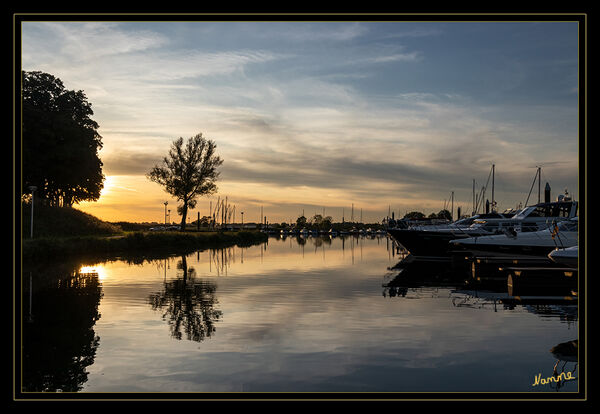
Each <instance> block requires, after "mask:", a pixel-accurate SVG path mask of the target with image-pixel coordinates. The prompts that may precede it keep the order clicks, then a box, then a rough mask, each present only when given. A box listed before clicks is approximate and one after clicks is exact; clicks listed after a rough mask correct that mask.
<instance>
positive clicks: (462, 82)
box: [21, 16, 580, 222]
mask: <svg viewBox="0 0 600 414" xmlns="http://www.w3.org/2000/svg"><path fill="white" fill-rule="evenodd" d="M149 20H151V19H150V18H149ZM190 20H192V19H190ZM282 20H284V19H282ZM391 20H401V16H392V17H391V18H390V21H389V22H372V21H371V22H370V21H368V20H367V19H364V20H361V18H360V17H359V16H354V17H352V16H350V17H349V18H348V21H331V22H317V21H312V22H311V21H307V22H284V21H281V22H267V21H265V22H258V21H257V22H251V21H248V22H226V21H224V22H211V21H190V22H158V21H157V22H152V21H148V22H126V21H124V22H100V21H98V22H43V21H37V22H32V21H31V22H23V24H22V45H21V47H22V68H23V70H27V71H33V70H39V71H43V72H47V73H50V74H52V75H54V76H56V77H58V78H60V79H61V80H62V81H63V83H64V85H65V87H66V88H67V89H72V90H83V91H84V92H85V94H86V96H87V98H88V101H89V102H91V104H92V109H93V110H94V115H93V116H92V118H93V119H94V120H95V121H96V122H97V123H98V124H99V125H100V128H99V130H98V132H99V133H100V135H101V136H102V142H103V149H102V150H101V152H100V158H101V159H102V161H103V163H104V167H103V172H104V174H105V176H106V182H105V184H104V185H105V188H104V190H103V192H102V195H101V197H100V199H99V200H98V201H97V202H89V203H82V204H80V205H77V206H75V207H76V208H79V209H81V210H83V211H85V212H88V213H91V214H94V215H96V216H98V217H99V218H101V219H104V220H109V221H136V222H142V221H150V222H152V221H157V222H162V221H163V220H164V202H165V201H168V202H169V208H170V209H171V210H172V212H171V218H172V220H173V221H179V220H180V218H179V217H178V216H177V215H176V213H175V211H176V205H177V201H176V200H175V199H173V198H172V197H170V196H169V195H168V194H167V193H166V192H164V190H163V189H162V188H161V187H160V186H159V185H158V184H155V183H153V182H150V181H149V180H148V179H147V178H146V176H145V174H146V173H147V172H148V171H149V170H150V169H151V168H152V167H153V166H154V164H156V163H159V162H160V160H161V159H162V157H163V156H164V155H166V154H167V152H168V150H169V147H170V145H171V143H172V141H173V140H175V139H177V138H178V137H183V138H189V137H191V136H193V135H196V134H198V133H202V134H203V135H204V136H205V137H207V138H209V139H212V140H214V141H215V142H216V144H217V152H218V154H219V155H220V156H221V158H223V160H224V163H223V165H222V166H221V167H220V171H221V176H220V180H219V181H218V188H219V191H218V194H215V195H214V196H211V197H203V198H201V199H199V201H198V206H197V208H196V209H194V210H192V211H191V214H190V216H191V219H192V220H193V219H195V217H196V215H197V212H198V211H200V214H201V215H208V210H209V203H210V201H211V200H212V202H213V205H214V204H215V203H216V200H217V197H221V198H224V197H228V201H229V203H230V204H231V205H235V206H236V221H240V220H241V217H240V212H241V211H243V212H244V221H245V222H250V221H258V220H259V219H260V212H261V207H263V211H264V214H265V215H266V216H267V219H268V220H269V221H270V222H281V221H286V222H289V221H290V220H291V221H295V220H296V218H297V217H298V216H299V215H301V214H302V211H303V210H304V212H305V215H306V216H307V217H310V216H312V215H314V214H315V213H318V214H323V212H325V215H330V216H332V217H333V219H334V220H335V221H338V220H339V221H341V219H342V213H344V217H345V220H346V221H348V220H350V215H351V207H352V204H354V218H355V220H358V219H359V215H360V209H362V211H363V221H365V222H380V221H381V219H382V218H384V217H385V216H386V215H387V213H388V208H389V207H391V209H392V211H394V212H395V213H396V215H398V214H399V215H404V214H405V213H406V212H407V211H413V210H418V211H422V212H424V213H426V214H429V213H431V212H436V213H437V212H438V211H440V210H441V209H442V208H443V207H444V201H445V200H448V199H449V197H450V193H451V191H454V194H455V202H454V206H455V207H456V206H459V205H460V206H462V209H463V212H470V210H471V206H472V185H473V181H472V180H473V179H475V180H476V182H477V189H478V190H479V189H480V188H481V186H483V185H485V183H486V180H487V178H488V174H489V172H490V168H491V166H492V164H495V165H496V169H495V171H496V174H495V197H496V200H497V201H498V205H499V209H500V210H503V209H505V208H510V207H515V206H516V205H517V204H518V203H519V202H524V201H525V199H526V198H527V194H528V192H529V190H530V187H531V184H532V181H533V178H534V175H535V172H536V166H538V165H539V166H542V187H543V186H544V184H545V182H546V181H548V182H549V183H550V185H551V187H552V197H553V198H555V197H556V195H557V194H559V193H562V192H563V191H564V189H565V188H568V189H569V192H570V193H571V194H572V195H574V196H575V198H577V197H578V189H577V184H578V157H579V155H578V153H579V137H578V131H579V130H578V128H579V127H578V120H579V119H578V65H579V63H580V62H579V61H578V52H579V50H578V25H577V23H576V22H568V21H565V22H534V21H532V22H505V23H504V22H443V21H439V22H408V21H407V22H402V21H391ZM536 188H537V187H536ZM490 193H491V189H490V190H489V192H488V194H487V195H488V197H491V194H490ZM532 200H533V201H534V202H535V201H537V192H535V194H532V196H531V198H530V204H531V201H532Z"/></svg>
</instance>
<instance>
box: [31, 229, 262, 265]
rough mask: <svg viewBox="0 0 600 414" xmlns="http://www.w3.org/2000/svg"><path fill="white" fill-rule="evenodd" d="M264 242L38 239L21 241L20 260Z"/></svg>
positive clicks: (194, 237) (186, 236) (188, 236)
mask: <svg viewBox="0 0 600 414" xmlns="http://www.w3.org/2000/svg"><path fill="white" fill-rule="evenodd" d="M267 240H268V235H267V234H265V233H262V232H259V231H231V232H229V231H226V232H218V231H215V232H147V231H135V232H128V233H126V234H123V235H108V236H72V237H40V238H34V239H24V240H22V243H21V249H22V250H21V253H22V254H21V258H22V260H24V261H25V260H33V259H35V260H47V259H63V258H66V257H67V256H69V257H70V256H79V255H86V256H94V257H111V256H115V255H120V254H127V255H129V254H135V255H142V256H145V255H154V254H169V253H173V254H177V253H186V252H193V251H195V250H198V249H210V248H224V247H230V246H234V245H235V246H238V247H247V246H251V245H255V244H259V243H263V242H266V241H267Z"/></svg>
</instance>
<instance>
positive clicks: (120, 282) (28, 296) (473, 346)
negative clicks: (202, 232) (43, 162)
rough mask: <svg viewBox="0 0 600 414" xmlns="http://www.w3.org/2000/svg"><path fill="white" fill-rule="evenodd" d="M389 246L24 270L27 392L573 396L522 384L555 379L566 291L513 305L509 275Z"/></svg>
mask: <svg viewBox="0 0 600 414" xmlns="http://www.w3.org/2000/svg"><path fill="white" fill-rule="evenodd" d="M400 253H401V252H400V251H399V250H398V248H397V246H396V245H395V244H394V243H393V241H392V240H391V239H388V238H386V237H385V236H384V237H379V236H377V237H355V236H348V237H325V238H321V237H312V236H309V237H287V238H270V239H269V241H268V243H264V244H261V245H255V246H250V247H231V248H226V249H214V250H213V249H211V250H206V251H198V252H195V253H192V254H186V255H180V256H168V257H152V258H149V257H144V258H141V257H133V258H127V259H114V260H112V261H107V262H104V263H99V264H90V263H76V264H72V265H70V266H66V265H64V264H45V265H44V267H42V266H38V267H37V268H36V269H33V268H32V269H28V270H27V271H26V272H25V273H24V280H23V282H24V283H23V286H24V290H23V330H24V335H23V341H24V344H23V345H24V353H23V373H22V375H23V388H22V389H23V390H24V391H56V390H63V391H79V392H117V393H128V392H136V393H137V392H145V393H156V392H163V393H169V392H190V393H197V392H235V393H238V392H245V391H251V392H340V393H346V392H353V393H356V392H366V393H370V392H390V393H413V392H433V393H436V392H534V393H535V392H540V391H545V392H555V391H558V390H560V392H574V391H577V390H578V386H579V385H578V383H579V380H578V379H575V380H569V381H565V382H562V383H561V384H560V386H559V387H556V386H555V387H553V388H552V387H550V386H548V385H544V386H542V385H540V386H536V387H532V383H533V382H534V378H535V377H536V376H540V378H547V377H551V376H552V375H553V373H554V370H555V366H556V370H557V375H560V372H561V369H562V368H563V366H564V362H561V363H560V365H556V364H557V359H556V357H555V355H554V354H553V353H552V352H550V349H551V348H552V347H554V346H555V345H557V344H560V343H564V342H568V341H571V340H573V339H574V338H578V333H577V329H578V325H577V319H578V312H577V297H576V296H574V297H572V298H571V299H570V300H566V299H564V297H563V300H562V301H556V300H552V299H551V298H550V299H548V297H546V298H545V299H543V300H542V301H540V300H534V299H531V300H529V299H528V301H525V300H523V298H520V300H515V298H514V297H511V296H510V295H509V294H508V291H507V285H506V282H505V281H504V282H497V281H496V282H494V283H491V284H489V285H488V286H482V285H472V284H470V283H465V281H466V280H468V279H469V276H468V272H467V273H464V272H462V271H460V270H459V269H455V268H453V267H451V266H448V264H444V263H441V264H440V263H416V264H414V263H413V264H410V263H409V262H408V261H407V258H405V256H404V254H400ZM84 265H91V266H92V267H93V266H95V268H96V269H97V270H99V272H98V273H96V274H94V273H87V274H83V273H81V272H79V271H74V269H81V267H82V266H84ZM29 271H31V275H32V282H31V283H27V278H28V276H29V274H30V273H29ZM65 275H66V276H65ZM28 285H29V287H28ZM31 285H32V286H33V289H31ZM382 289H383V295H382ZM29 309H31V312H30V311H29ZM30 313H31V315H30ZM29 316H31V321H29ZM199 343H201V345H200V346H199ZM563 358H564V356H563ZM565 369H569V367H568V366H567V367H566V368H565ZM540 383H541V380H540ZM400 396H402V395H400Z"/></svg>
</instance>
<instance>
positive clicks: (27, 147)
mask: <svg viewBox="0 0 600 414" xmlns="http://www.w3.org/2000/svg"><path fill="white" fill-rule="evenodd" d="M22 80H23V84H22V85H23V90H22V99H23V101H22V102H23V106H22V109H23V120H22V121H23V122H22V134H23V135H22V136H23V142H22V151H23V157H22V159H23V180H22V183H23V194H25V193H28V192H29V190H28V187H29V186H31V185H35V186H37V188H38V189H37V192H36V196H37V197H38V199H39V200H41V201H42V203H44V204H47V205H52V206H65V207H70V206H72V205H73V203H79V202H80V201H94V200H97V199H98V198H99V197H100V190H102V187H103V181H104V175H103V174H102V161H101V160H100V158H99V157H98V151H99V150H100V149H101V148H102V141H101V139H102V137H101V136H100V135H99V134H98V132H97V129H98V124H97V123H96V122H95V121H94V120H92V119H91V118H90V116H91V115H93V113H94V112H93V111H92V104H91V103H89V102H88V101H87V98H86V96H85V94H84V93H83V91H81V90H80V91H70V90H67V89H65V87H64V85H63V83H62V81H61V80H60V79H58V78H56V77H54V76H53V75H50V74H48V73H43V72H39V71H34V72H26V71H23V72H22Z"/></svg>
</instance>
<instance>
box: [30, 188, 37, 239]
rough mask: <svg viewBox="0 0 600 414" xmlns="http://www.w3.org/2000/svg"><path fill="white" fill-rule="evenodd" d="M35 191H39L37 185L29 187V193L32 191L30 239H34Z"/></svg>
mask: <svg viewBox="0 0 600 414" xmlns="http://www.w3.org/2000/svg"><path fill="white" fill-rule="evenodd" d="M35 190H37V187H36V186H35V185H30V186H29V191H31V228H30V237H31V238H32V239H33V197H34V196H33V194H34V193H35Z"/></svg>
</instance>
